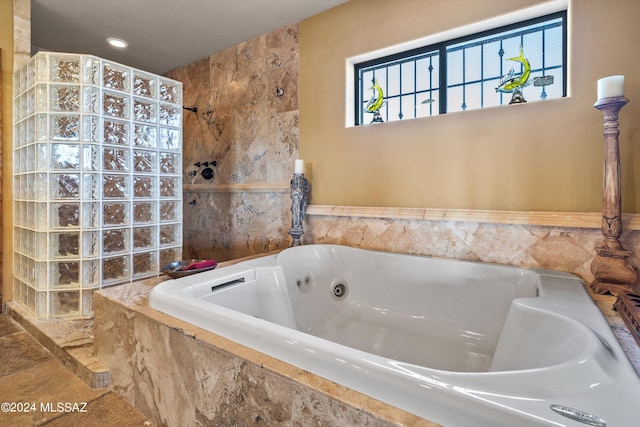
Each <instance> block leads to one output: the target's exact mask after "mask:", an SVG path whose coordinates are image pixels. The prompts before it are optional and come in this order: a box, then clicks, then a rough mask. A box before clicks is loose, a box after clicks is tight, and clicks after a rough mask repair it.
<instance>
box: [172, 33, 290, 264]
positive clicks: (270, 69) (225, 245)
mask: <svg viewBox="0 0 640 427" xmlns="http://www.w3.org/2000/svg"><path fill="white" fill-rule="evenodd" d="M298 53H299V51H298V24H291V25H287V26H284V27H282V28H279V29H276V30H274V31H272V32H270V33H267V34H263V35H260V36H258V37H255V38H253V39H251V40H247V41H245V42H243V43H240V44H239V45H236V46H233V47H231V48H229V49H226V50H224V51H222V52H218V53H216V54H214V55H211V56H210V57H209V58H206V59H204V60H201V61H198V62H197V63H195V64H191V65H188V66H185V67H181V68H179V69H176V70H173V71H171V72H170V73H169V77H171V78H174V79H177V80H180V81H181V82H182V83H183V97H184V100H185V106H188V107H197V108H198V112H197V113H192V112H188V111H185V113H184V114H185V115H184V121H183V141H184V144H183V165H184V175H183V182H184V183H185V184H194V185H203V184H204V185H212V186H213V185H217V184H237V183H265V182H271V183H273V182H288V181H289V180H290V179H291V176H292V173H293V163H294V159H296V158H297V157H298V135H299V131H298V129H299V105H298V69H299V57H298ZM276 88H279V89H282V90H283V94H282V96H276ZM212 160H216V161H217V166H216V167H214V168H213V169H214V178H213V179H212V180H210V181H207V180H205V179H204V178H203V177H202V176H201V174H200V172H201V171H202V168H201V167H200V168H198V167H196V166H195V164H196V163H197V162H201V163H202V162H205V161H207V162H210V161H212ZM193 172H195V174H193ZM194 200H195V201H196V203H195V204H191V202H192V201H194ZM290 206H291V200H290V199H289V194H288V192H286V193H281V192H280V193H260V194H252V193H244V194H243V193H233V194H229V193H224V192H217V191H214V190H212V191H211V192H205V193H200V194H197V195H196V194H194V193H189V192H188V191H185V193H184V216H183V220H184V222H183V225H184V235H183V241H184V248H185V249H184V253H183V257H185V258H212V259H216V260H218V261H221V260H229V259H234V258H237V257H241V256H245V255H251V254H255V253H260V252H264V251H265V250H272V249H277V248H283V247H287V246H289V245H290V236H289V235H288V230H289V228H290V227H291V224H290V211H289V209H290Z"/></svg>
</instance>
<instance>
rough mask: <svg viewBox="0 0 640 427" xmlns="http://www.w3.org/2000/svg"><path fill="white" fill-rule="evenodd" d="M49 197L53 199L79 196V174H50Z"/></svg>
mask: <svg viewBox="0 0 640 427" xmlns="http://www.w3.org/2000/svg"><path fill="white" fill-rule="evenodd" d="M45 175H46V174H45ZM51 197H52V198H53V199H77V198H79V197H80V175H78V174H51Z"/></svg>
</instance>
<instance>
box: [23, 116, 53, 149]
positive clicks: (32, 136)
mask: <svg viewBox="0 0 640 427" xmlns="http://www.w3.org/2000/svg"><path fill="white" fill-rule="evenodd" d="M44 128H45V129H46V128H47V126H46V125H45V126H44ZM35 141H36V118H35V117H34V116H31V117H29V118H28V119H27V131H26V133H25V136H24V139H23V141H22V142H23V144H22V145H24V144H30V143H32V142H35Z"/></svg>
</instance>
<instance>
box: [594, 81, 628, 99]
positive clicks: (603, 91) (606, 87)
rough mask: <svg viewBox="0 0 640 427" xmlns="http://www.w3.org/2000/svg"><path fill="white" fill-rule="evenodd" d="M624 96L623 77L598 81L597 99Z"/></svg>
mask: <svg viewBox="0 0 640 427" xmlns="http://www.w3.org/2000/svg"><path fill="white" fill-rule="evenodd" d="M614 96H624V76H609V77H604V78H602V79H600V80H598V99H602V98H612V97H614Z"/></svg>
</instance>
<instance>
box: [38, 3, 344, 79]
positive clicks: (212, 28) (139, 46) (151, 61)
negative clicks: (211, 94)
mask: <svg viewBox="0 0 640 427" xmlns="http://www.w3.org/2000/svg"><path fill="white" fill-rule="evenodd" d="M346 1H348V0H32V1H31V43H32V45H33V46H34V48H35V49H37V50H51V51H58V52H73V53H85V54H92V55H96V56H99V57H102V58H105V59H110V60H112V61H116V62H119V63H122V64H126V65H129V66H131V67H135V68H139V69H142V70H146V71H150V72H153V73H156V74H164V73H166V72H168V71H170V70H173V69H174V68H177V67H181V66H183V65H187V64H191V63H193V62H196V61H197V60H199V59H202V58H205V57H207V56H209V55H211V54H213V53H216V52H219V51H221V50H224V49H226V48H228V47H231V46H234V45H236V44H238V43H241V42H243V41H246V40H249V39H251V38H253V37H255V36H258V35H260V34H264V33H267V32H269V31H271V30H274V29H276V28H279V27H281V26H283V25H287V24H291V23H294V22H298V21H301V20H303V19H305V18H308V17H310V16H313V15H316V14H318V13H320V12H323V11H325V10H327V9H331V8H333V7H335V6H338V5H340V4H342V3H345V2H346ZM107 37H117V38H121V39H124V40H126V41H127V42H129V47H128V48H126V49H124V50H120V49H116V48H113V47H111V46H109V45H108V44H107V42H106V39H107Z"/></svg>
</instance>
